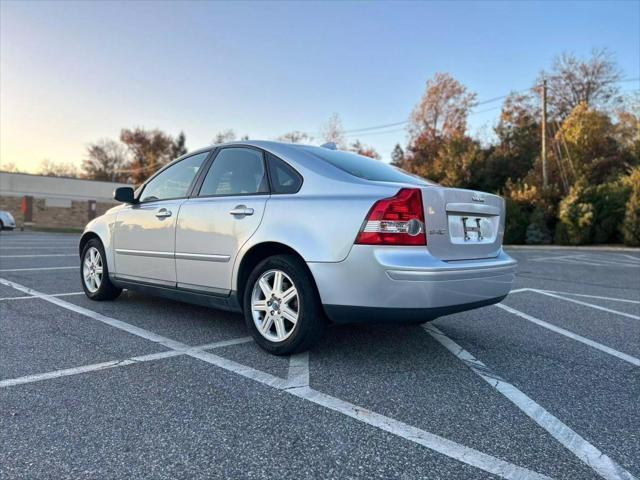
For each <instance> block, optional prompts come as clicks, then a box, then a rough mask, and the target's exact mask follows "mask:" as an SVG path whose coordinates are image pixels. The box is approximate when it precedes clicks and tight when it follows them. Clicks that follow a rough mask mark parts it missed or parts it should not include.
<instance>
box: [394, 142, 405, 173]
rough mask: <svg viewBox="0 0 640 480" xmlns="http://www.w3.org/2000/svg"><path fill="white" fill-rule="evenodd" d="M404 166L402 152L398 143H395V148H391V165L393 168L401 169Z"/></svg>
mask: <svg viewBox="0 0 640 480" xmlns="http://www.w3.org/2000/svg"><path fill="white" fill-rule="evenodd" d="M403 164H404V150H402V147H401V146H400V144H399V143H396V146H395V147H393V151H392V152H391V165H393V166H394V167H399V168H402V166H403Z"/></svg>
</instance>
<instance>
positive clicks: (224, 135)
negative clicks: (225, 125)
mask: <svg viewBox="0 0 640 480" xmlns="http://www.w3.org/2000/svg"><path fill="white" fill-rule="evenodd" d="M236 138H237V137H236V132H234V131H233V129H231V128H229V129H227V130H223V131H221V132H218V133H216V136H215V137H213V140H212V141H211V143H212V144H213V145H219V144H221V143H227V142H233V141H234V140H235V139H236Z"/></svg>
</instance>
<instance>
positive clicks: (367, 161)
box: [304, 147, 434, 185]
mask: <svg viewBox="0 0 640 480" xmlns="http://www.w3.org/2000/svg"><path fill="white" fill-rule="evenodd" d="M304 149H305V151H307V152H308V153H310V154H311V155H314V156H315V157H318V158H320V159H321V160H324V161H325V162H328V163H330V164H331V165H333V166H335V167H338V168H339V169H340V170H343V171H345V172H347V173H350V174H351V175H354V176H356V177H359V178H364V179H365V180H373V181H376V182H400V183H411V184H413V185H433V184H434V183H433V182H430V181H429V180H425V179H424V178H421V177H418V176H415V175H411V174H410V173H407V172H405V171H404V170H401V169H399V168H396V167H394V166H393V165H390V164H388V163H385V162H383V161H381V160H376V159H373V158H369V157H365V156H362V155H357V154H355V153H351V152H345V151H341V150H330V149H328V148H323V147H305V148H304Z"/></svg>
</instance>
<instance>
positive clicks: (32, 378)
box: [0, 337, 253, 388]
mask: <svg viewBox="0 0 640 480" xmlns="http://www.w3.org/2000/svg"><path fill="white" fill-rule="evenodd" d="M251 341H253V339H252V338H251V337H241V338H233V339H231V340H223V341H221V342H214V343H208V344H206V345H200V346H198V347H191V348H190V349H189V351H190V350H193V351H196V350H210V349H213V348H220V347H228V346H230V345H238V344H240V343H247V342H251ZM185 353H186V351H180V350H167V351H166V352H158V353H151V354H149V355H140V356H137V357H130V358H126V359H124V360H111V361H109V362H101V363H94V364H91V365H83V366H81V367H73V368H65V369H62V370H54V371H52V372H46V373H38V374H35V375H26V376H24V377H18V378H10V379H7V380H0V388H5V387H14V386H16V385H24V384H25V383H33V382H40V381H42V380H50V379H53V378H60V377H68V376H70V375H78V374H80V373H87V372H97V371H100V370H106V369H108V368H114V367H124V366H127V365H133V364H134V363H141V362H151V361H154V360H160V359H163V358H170V357H177V356H179V355H185Z"/></svg>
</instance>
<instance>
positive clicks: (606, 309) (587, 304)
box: [531, 288, 640, 320]
mask: <svg viewBox="0 0 640 480" xmlns="http://www.w3.org/2000/svg"><path fill="white" fill-rule="evenodd" d="M531 291H532V292H536V293H539V294H540V295H546V296H548V297H553V298H557V299H559V300H565V301H567V302H572V303H576V304H578V305H582V306H585V307H591V308H594V309H596V310H602V311H603V312H608V313H614V314H616V315H621V316H623V317H627V318H633V319H634V320H640V317H639V316H638V315H632V314H631V313H626V312H620V311H618V310H612V309H611V308H606V307H601V306H600V305H594V304H593V303H587V302H583V301H581V300H576V299H575V298H569V297H563V296H562V295H557V294H555V293H551V292H547V291H545V290H537V289H535V288H532V289H531Z"/></svg>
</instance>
